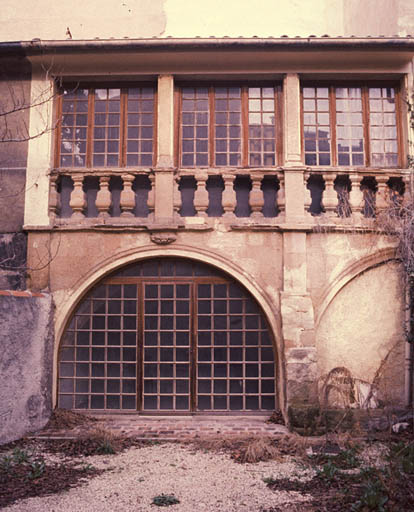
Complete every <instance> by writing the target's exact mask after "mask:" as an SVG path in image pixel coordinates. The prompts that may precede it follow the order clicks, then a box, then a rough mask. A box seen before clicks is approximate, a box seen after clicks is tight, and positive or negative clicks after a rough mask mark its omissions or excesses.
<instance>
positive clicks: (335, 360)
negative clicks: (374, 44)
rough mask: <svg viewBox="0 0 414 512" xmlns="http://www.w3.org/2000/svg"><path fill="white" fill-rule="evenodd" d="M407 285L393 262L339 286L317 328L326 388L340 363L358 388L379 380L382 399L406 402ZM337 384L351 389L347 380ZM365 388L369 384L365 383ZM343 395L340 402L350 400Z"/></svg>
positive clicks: (391, 402)
mask: <svg viewBox="0 0 414 512" xmlns="http://www.w3.org/2000/svg"><path fill="white" fill-rule="evenodd" d="M401 290H402V285H401V268H400V266H399V265H397V264H396V263H392V262H389V263H387V264H384V265H380V266H378V267H375V268H371V269H370V270H367V271H366V272H364V273H362V274H359V275H358V276H357V277H355V278H354V279H352V280H351V281H349V282H348V283H347V284H346V285H345V286H344V287H343V288H341V289H340V290H339V291H338V293H337V294H336V295H335V297H334V298H333V299H332V301H331V303H330V304H329V305H328V307H327V309H326V310H325V312H324V314H323V316H322V317H321V319H320V321H319V325H318V327H317V331H316V332H317V334H316V349H317V353H318V358H317V361H318V363H317V364H318V376H319V379H320V381H319V386H320V390H321V393H322V392H323V384H324V382H325V377H326V376H327V375H328V374H329V372H331V371H332V370H333V369H334V368H338V367H340V368H346V369H347V370H349V374H350V375H351V376H352V378H355V379H357V382H356V388H357V389H358V386H360V383H366V384H373V383H374V384H375V385H374V397H377V398H378V399H379V400H381V403H382V405H388V406H390V405H391V406H394V407H395V406H397V405H403V397H404V392H403V388H404V371H403V369H404V343H403V340H404V300H403V296H402V293H401ZM342 373H343V372H342ZM331 380H332V379H331ZM336 385H337V387H338V389H339V388H341V389H343V390H344V394H346V393H347V388H348V384H347V383H344V382H338V381H336ZM363 389H367V386H366V385H363ZM334 397H335V398H336V399H338V396H337V393H333V394H331V396H330V397H329V401H328V403H329V405H334V404H335V399H334ZM341 398H342V400H341V399H338V400H339V402H341V401H342V403H343V404H344V405H345V404H346V403H347V401H346V400H347V397H345V396H344V397H341ZM351 405H352V404H351ZM354 405H355V404H354Z"/></svg>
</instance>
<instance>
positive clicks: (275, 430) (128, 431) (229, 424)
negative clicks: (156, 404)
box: [32, 414, 288, 441]
mask: <svg viewBox="0 0 414 512" xmlns="http://www.w3.org/2000/svg"><path fill="white" fill-rule="evenodd" d="M92 417H94V418H97V419H98V420H99V421H98V422H93V423H90V424H84V425H80V426H77V427H74V428H72V429H58V430H53V429H51V428H45V429H43V430H41V431H39V432H36V433H34V434H33V435H32V437H34V438H38V439H39V438H40V439H45V438H46V439H52V438H54V439H56V438H59V439H60V438H63V439H71V438H76V437H78V436H80V435H82V434H86V433H87V432H88V431H89V430H91V429H92V430H93V429H94V428H97V427H99V428H104V429H106V430H108V431H110V432H112V433H113V434H114V435H119V436H126V437H133V438H135V439H145V440H164V439H165V440H170V441H176V440H182V439H194V438H202V437H217V436H220V435H223V436H226V437H228V436H232V435H233V436H240V435H243V434H245V435H251V436H254V435H261V436H263V435H268V436H275V435H280V434H286V433H288V429H287V428H286V427H285V426H283V425H277V424H274V423H266V420H267V419H268V416H222V417H220V416H215V417H214V416H132V415H125V414H119V415H93V416H92Z"/></svg>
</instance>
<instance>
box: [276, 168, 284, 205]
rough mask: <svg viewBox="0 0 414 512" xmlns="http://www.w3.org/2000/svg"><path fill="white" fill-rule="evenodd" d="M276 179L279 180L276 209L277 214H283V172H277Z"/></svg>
mask: <svg viewBox="0 0 414 512" xmlns="http://www.w3.org/2000/svg"><path fill="white" fill-rule="evenodd" d="M278 180H279V190H278V191H277V194H276V203H277V211H278V215H283V214H284V213H285V205H286V198H285V176H284V174H283V173H280V174H278Z"/></svg>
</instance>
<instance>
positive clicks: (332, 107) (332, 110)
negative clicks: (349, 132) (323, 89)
mask: <svg viewBox="0 0 414 512" xmlns="http://www.w3.org/2000/svg"><path fill="white" fill-rule="evenodd" d="M329 119H330V129H331V159H332V161H331V165H333V166H336V165H338V153H337V143H336V88H335V86H331V87H329Z"/></svg>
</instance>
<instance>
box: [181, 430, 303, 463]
mask: <svg viewBox="0 0 414 512" xmlns="http://www.w3.org/2000/svg"><path fill="white" fill-rule="evenodd" d="M191 444H192V445H193V446H194V447H195V448H197V449H199V450H203V451H213V452H221V453H230V455H231V458H232V459H233V460H235V461H236V462H240V463H254V462H260V461H266V460H277V461H281V460H283V457H284V456H286V455H296V456H305V455H306V440H304V439H303V438H302V437H300V436H299V435H297V434H286V435H284V436H281V437H278V438H272V437H269V436H255V437H252V436H237V437H236V436H231V437H215V438H204V439H197V440H196V441H194V440H193V441H191Z"/></svg>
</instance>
